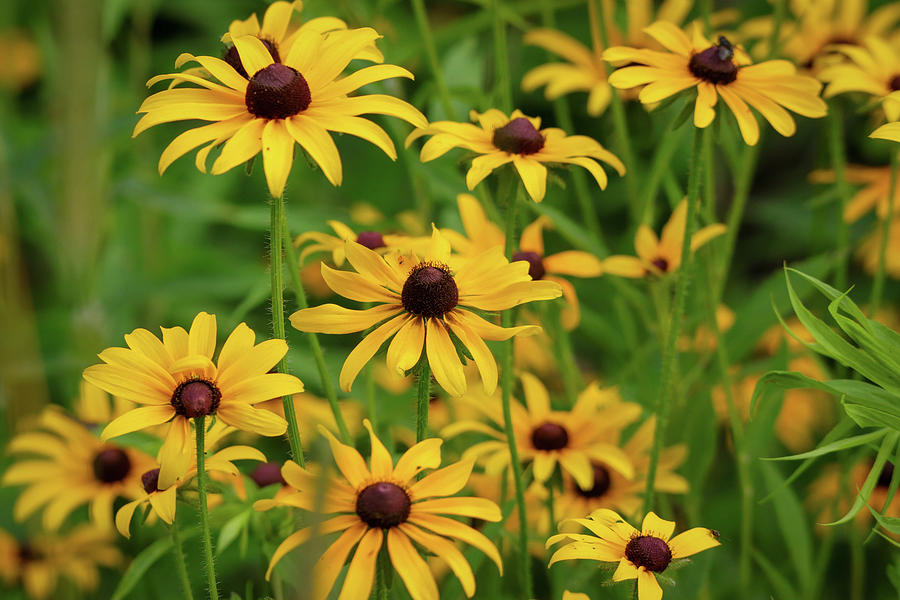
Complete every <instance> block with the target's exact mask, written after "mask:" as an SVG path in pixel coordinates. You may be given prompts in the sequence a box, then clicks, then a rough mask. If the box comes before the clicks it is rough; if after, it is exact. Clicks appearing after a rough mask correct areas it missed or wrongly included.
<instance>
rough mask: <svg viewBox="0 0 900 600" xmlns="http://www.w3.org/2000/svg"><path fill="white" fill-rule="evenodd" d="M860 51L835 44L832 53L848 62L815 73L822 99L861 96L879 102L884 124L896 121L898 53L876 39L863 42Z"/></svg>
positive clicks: (899, 115)
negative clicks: (821, 83) (882, 110)
mask: <svg viewBox="0 0 900 600" xmlns="http://www.w3.org/2000/svg"><path fill="white" fill-rule="evenodd" d="M863 44H864V46H863V47H860V46H857V45H851V44H837V45H835V46H834V50H835V51H837V52H840V53H841V54H843V55H845V56H846V57H847V58H849V59H850V62H844V63H839V64H834V65H830V66H828V67H825V68H823V69H822V70H821V71H820V72H819V79H821V80H822V81H824V82H826V83H827V84H828V85H826V86H825V91H824V92H823V93H822V95H823V96H825V97H826V98H831V97H832V96H836V95H838V94H844V93H847V92H862V93H864V94H867V95H869V96H872V98H873V99H875V100H877V101H879V102H881V105H882V107H883V108H884V114H885V116H887V120H888V121H896V120H897V119H898V118H900V91H898V90H900V49H898V48H897V47H895V46H892V45H891V44H889V43H888V42H886V41H885V40H883V39H881V38H877V37H868V38H866V39H865V40H863Z"/></svg>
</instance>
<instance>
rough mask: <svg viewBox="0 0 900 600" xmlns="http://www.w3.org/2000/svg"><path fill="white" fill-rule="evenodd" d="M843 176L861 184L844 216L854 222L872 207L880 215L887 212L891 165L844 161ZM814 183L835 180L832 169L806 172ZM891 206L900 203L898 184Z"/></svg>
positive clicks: (899, 187)
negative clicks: (848, 162)
mask: <svg viewBox="0 0 900 600" xmlns="http://www.w3.org/2000/svg"><path fill="white" fill-rule="evenodd" d="M844 176H845V178H846V180H847V182H848V183H852V184H856V185H861V186H862V187H861V188H860V189H859V191H857V192H856V193H855V194H854V195H853V197H852V198H851V199H850V202H848V203H847V206H845V207H844V220H845V221H846V222H848V223H855V222H856V221H858V220H859V218H860V217H862V216H863V215H865V214H866V213H868V212H869V211H870V210H872V209H873V208H875V209H876V211H877V212H876V214H877V215H878V218H879V219H883V218H885V217H886V216H887V213H888V204H889V203H888V200H889V199H890V197H891V193H890V190H891V167H890V166H885V167H867V166H863V165H847V168H846V170H845V171H844ZM809 180H810V181H812V182H813V183H834V182H835V176H834V171H832V170H830V169H818V170H815V171H813V172H812V173H810V174H809ZM894 206H895V207H897V206H900V186H898V187H897V190H896V191H895V193H894Z"/></svg>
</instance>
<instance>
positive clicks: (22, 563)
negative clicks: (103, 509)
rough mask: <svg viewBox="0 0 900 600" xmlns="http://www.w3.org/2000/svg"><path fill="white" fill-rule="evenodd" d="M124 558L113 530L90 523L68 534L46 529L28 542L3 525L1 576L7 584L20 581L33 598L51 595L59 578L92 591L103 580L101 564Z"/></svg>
mask: <svg viewBox="0 0 900 600" xmlns="http://www.w3.org/2000/svg"><path fill="white" fill-rule="evenodd" d="M122 562H123V557H122V553H121V552H119V549H118V548H116V546H115V544H114V540H113V539H112V534H111V532H109V531H106V530H103V529H98V528H96V527H92V526H90V525H79V526H77V527H75V528H74V529H72V530H71V531H69V532H67V533H65V534H48V533H44V534H42V535H38V536H35V537H33V538H31V539H29V540H28V541H25V542H19V541H17V540H16V538H14V537H13V536H12V535H10V534H9V533H7V532H6V531H3V530H2V529H0V578H2V579H3V580H4V581H5V582H6V583H7V584H14V583H16V582H17V581H21V584H22V586H23V587H24V588H25V593H26V594H28V597H29V598H33V599H34V600H44V599H45V598H50V597H52V596H53V593H54V592H56V591H57V585H58V584H59V582H60V579H65V580H66V581H67V582H71V583H72V584H74V587H75V588H76V589H78V590H79V591H80V592H82V593H83V594H85V595H90V592H93V591H95V590H96V589H97V585H98V584H99V583H100V572H99V570H100V567H108V568H111V567H117V566H119V565H121V564H122ZM68 591H70V592H71V589H69V590H68ZM56 597H57V598H58V597H59V595H56Z"/></svg>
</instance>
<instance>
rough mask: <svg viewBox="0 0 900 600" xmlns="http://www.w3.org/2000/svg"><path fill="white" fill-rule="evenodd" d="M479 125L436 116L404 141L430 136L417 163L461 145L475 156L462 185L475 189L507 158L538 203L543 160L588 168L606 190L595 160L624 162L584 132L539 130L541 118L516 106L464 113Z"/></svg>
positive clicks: (543, 175) (544, 178) (620, 169)
mask: <svg viewBox="0 0 900 600" xmlns="http://www.w3.org/2000/svg"><path fill="white" fill-rule="evenodd" d="M469 117H470V118H471V119H472V120H473V121H474V120H477V121H478V125H473V124H471V123H456V122H453V121H437V122H434V123H431V124H429V125H428V126H427V127H420V128H418V129H416V130H415V131H413V132H412V133H411V134H409V136H408V137H407V138H406V145H407V146H409V145H410V144H411V143H412V142H413V141H414V140H416V139H418V138H420V137H422V136H423V135H430V136H431V139H429V140H428V141H427V142H425V144H424V145H423V146H422V152H421V154H420V158H421V159H422V162H428V161H430V160H434V159H435V158H438V157H439V156H443V155H444V154H445V153H446V152H447V151H448V150H450V149H451V148H456V147H460V148H465V149H467V150H470V151H472V152H475V153H476V154H479V155H480V156H477V157H476V158H475V159H474V160H473V161H472V167H471V168H470V169H469V171H468V173H466V185H467V186H468V187H469V189H470V190H471V189H474V188H475V186H476V185H478V184H479V183H481V181H482V180H483V179H484V178H485V177H487V176H488V175H490V174H491V172H493V171H494V169H496V168H498V167H501V166H503V165H505V164H507V163H512V164H513V166H514V167H515V168H516V171H518V173H519V176H520V177H521V178H522V183H523V184H524V185H525V190H526V191H527V192H528V195H529V196H531V199H532V200H534V201H535V202H540V201H541V200H543V199H544V194H545V193H546V191H547V167H546V166H545V164H546V163H551V164H552V163H557V164H561V165H562V164H571V165H576V166H579V167H582V168H584V169H587V170H588V171H589V172H590V173H591V175H593V176H594V179H595V180H596V181H597V185H599V186H600V189H606V184H607V177H606V172H605V171H604V170H603V167H601V166H600V162H599V161H603V162H605V163H607V164H609V165H610V166H612V167H613V168H614V169H615V170H616V171H617V172H618V173H619V175H624V174H625V165H623V164H622V161H621V160H619V159H618V157H616V155H614V154H613V153H612V152H610V151H609V150H607V149H606V148H604V147H603V146H601V145H600V144H598V143H597V142H596V141H595V140H593V139H592V138H589V137H587V136H585V135H572V136H567V135H566V132H565V131H563V130H562V129H557V128H555V127H550V128H548V129H541V128H540V127H541V119H540V117H527V116H525V115H524V114H523V113H522V111H520V110H518V109H516V110H514V111H513V112H512V115H510V116H506V115H505V114H504V113H503V112H501V111H499V110H497V109H495V108H492V109H490V110H488V111H487V112H485V113H483V114H480V113H477V112H475V111H474V110H473V111H472V112H471V113H470V114H469Z"/></svg>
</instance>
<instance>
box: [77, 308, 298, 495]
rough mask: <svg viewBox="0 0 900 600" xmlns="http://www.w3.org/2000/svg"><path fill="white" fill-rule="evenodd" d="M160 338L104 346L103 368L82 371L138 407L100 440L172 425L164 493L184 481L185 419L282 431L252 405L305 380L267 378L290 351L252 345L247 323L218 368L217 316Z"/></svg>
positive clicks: (281, 424) (136, 334)
mask: <svg viewBox="0 0 900 600" xmlns="http://www.w3.org/2000/svg"><path fill="white" fill-rule="evenodd" d="M161 329H162V341H160V339H159V338H157V337H156V336H155V335H153V334H152V333H151V332H149V331H147V330H146V329H135V330H134V331H132V332H131V333H130V334H128V335H126V336H125V342H126V343H127V344H128V348H107V349H106V350H104V351H103V352H101V353H100V354H99V357H100V360H102V361H103V363H104V364H99V365H93V366H90V367H88V368H87V369H85V371H84V378H85V379H86V380H87V381H88V382H90V383H93V384H94V385H96V386H97V387H99V388H101V389H103V390H106V391H107V392H109V393H111V394H115V395H117V396H121V397H122V398H125V399H126V400H130V401H132V402H136V403H138V404H142V405H144V406H141V407H140V408H135V409H134V410H131V411H129V412H127V413H125V414H124V415H122V416H120V417H119V418H117V419H115V420H114V421H113V422H112V423H110V424H109V425H107V426H106V428H105V429H104V430H103V433H102V434H101V437H102V438H103V439H104V440H107V439H110V438H113V437H117V436H120V435H124V434H126V433H130V432H132V431H137V430H138V429H144V428H146V427H152V426H154V425H159V424H160V423H167V422H171V425H170V427H169V432H168V435H167V436H166V440H165V442H164V443H163V446H162V449H161V450H160V453H159V462H160V463H161V472H160V477H159V486H160V488H161V489H166V488H168V487H169V486H171V485H172V484H173V483H175V481H176V480H177V479H180V478H183V477H184V476H185V475H186V474H187V472H188V467H189V466H190V463H191V458H192V456H193V455H192V454H191V448H192V447H193V444H192V443H191V437H190V429H191V427H190V422H191V419H193V418H195V417H204V416H206V415H215V416H216V418H217V419H218V420H219V421H222V422H223V423H225V424H227V425H231V426H233V427H237V428H238V429H244V430H246V431H252V432H254V433H258V434H260V435H266V436H276V435H281V434H283V433H284V432H285V431H286V430H287V423H286V422H285V420H284V419H283V418H281V417H279V416H277V415H275V414H273V413H271V412H269V411H267V410H260V409H257V408H255V407H254V406H253V405H254V404H258V403H260V402H264V401H266V400H270V399H272V398H276V397H280V396H286V395H288V394H295V393H298V392H302V391H303V383H302V382H301V381H300V380H299V379H297V378H296V377H294V376H293V375H289V374H287V373H270V372H269V370H270V369H272V368H273V367H274V366H275V365H277V364H278V362H279V361H280V360H281V359H282V357H283V356H284V355H285V354H287V350H288V347H287V344H286V343H285V341H284V340H279V339H275V340H267V341H265V342H262V343H260V344H256V343H255V340H256V335H255V334H254V333H253V331H252V330H251V329H250V328H249V327H247V325H246V324H245V323H241V324H240V325H238V326H237V327H236V328H235V330H234V331H233V332H232V333H231V335H229V336H228V339H227V340H226V341H225V344H224V345H223V346H222V351H221V352H220V353H219V356H218V363H217V364H216V363H213V361H212V357H213V353H214V352H215V350H216V317H215V315H210V314H207V313H205V312H201V313H200V314H198V315H197V316H196V317H195V318H194V322H193V323H192V324H191V331H190V333H188V332H187V331H185V330H184V329H182V328H181V327H171V328H169V327H163V328H161Z"/></svg>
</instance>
